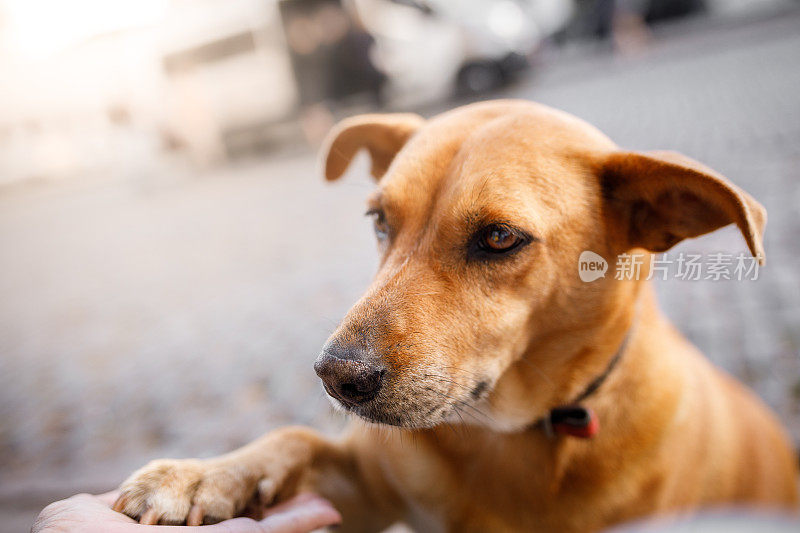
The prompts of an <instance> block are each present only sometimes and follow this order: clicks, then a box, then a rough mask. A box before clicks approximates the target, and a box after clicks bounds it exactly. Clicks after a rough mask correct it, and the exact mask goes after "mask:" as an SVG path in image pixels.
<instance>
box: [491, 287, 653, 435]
mask: <svg viewBox="0 0 800 533" xmlns="http://www.w3.org/2000/svg"><path fill="white" fill-rule="evenodd" d="M624 310H625V312H620V313H618V314H617V315H616V316H615V317H614V318H613V319H612V320H609V321H608V322H607V323H604V324H600V325H599V326H597V327H595V328H594V329H592V330H587V331H585V332H584V333H583V334H581V335H569V336H568V335H562V336H560V337H558V338H555V339H553V340H551V341H550V342H541V343H540V344H539V345H538V346H536V347H535V349H532V350H530V351H529V352H528V353H527V354H526V355H525V356H524V357H523V358H522V359H520V360H519V361H518V362H517V363H515V364H514V365H512V366H511V367H510V368H509V369H508V370H507V371H506V372H505V373H504V374H503V375H502V376H501V378H500V379H499V380H498V382H497V384H496V385H495V388H494V391H493V394H492V395H491V396H490V397H489V398H488V399H487V401H486V405H483V406H481V408H482V409H484V410H485V411H486V412H487V413H488V414H489V415H490V416H489V417H488V418H489V419H490V420H491V423H490V428H491V429H493V430H495V431H499V432H503V433H514V432H520V431H526V430H527V429H529V428H530V427H531V426H532V425H534V424H536V423H537V422H538V421H540V420H541V419H542V418H543V417H545V416H547V415H548V413H549V412H550V410H551V409H553V408H555V407H558V406H561V405H565V404H570V403H573V402H575V400H576V399H579V400H580V401H581V402H585V404H587V405H589V406H593V407H598V408H597V409H595V410H596V411H597V412H598V414H600V415H601V417H602V412H601V411H602V409H603V406H604V404H605V403H607V402H605V401H603V400H602V397H604V396H608V395H613V394H614V389H615V387H613V385H615V384H616V383H617V382H620V381H624V380H626V379H627V376H626V374H628V373H629V370H628V369H629V368H630V367H631V366H632V365H631V362H630V361H628V359H634V358H637V351H639V350H638V348H639V346H640V342H639V340H640V338H643V337H642V336H643V335H645V336H646V333H645V332H646V331H647V330H648V329H649V328H652V327H663V326H664V325H665V320H664V319H663V317H661V314H660V312H659V310H658V307H657V304H656V301H655V297H654V295H653V294H652V289H651V288H650V287H649V286H645V287H643V290H641V291H637V294H636V296H635V298H632V300H631V302H630V304H629V305H627V306H625V308H624ZM634 322H635V323H636V326H635V327H633V325H634ZM623 343H624V344H625V346H624V349H623V354H620V348H621V347H622V345H623ZM615 359H618V361H617V362H616V363H614V361H615ZM641 364H647V362H646V361H637V362H635V365H634V366H638V365H641ZM609 368H611V370H610V371H609ZM601 376H603V377H602V378H601V379H599V381H598V378H599V377H601ZM600 382H602V387H600ZM595 385H596V386H595ZM635 385H636V387H637V388H638V386H639V383H638V381H637V383H636V384H635ZM587 391H589V392H590V394H589V395H588V396H585V397H582V396H583V395H584V393H586V392H587ZM612 403H613V402H612Z"/></svg>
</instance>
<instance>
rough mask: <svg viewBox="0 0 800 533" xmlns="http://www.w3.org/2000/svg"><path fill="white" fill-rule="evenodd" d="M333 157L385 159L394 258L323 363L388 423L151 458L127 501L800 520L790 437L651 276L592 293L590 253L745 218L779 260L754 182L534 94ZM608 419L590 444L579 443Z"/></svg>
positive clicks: (598, 518) (221, 509) (423, 515)
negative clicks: (748, 185)
mask: <svg viewBox="0 0 800 533" xmlns="http://www.w3.org/2000/svg"><path fill="white" fill-rule="evenodd" d="M328 146H329V149H328V150H327V152H326V154H327V155H326V158H325V173H326V177H327V179H328V180H335V179H337V178H339V177H340V176H341V175H342V173H343V172H344V171H345V169H346V168H347V166H348V164H349V163H350V160H351V159H352V158H353V156H354V155H355V154H356V152H358V151H359V150H360V149H362V148H366V149H367V150H368V151H369V153H370V155H371V157H372V173H373V175H374V176H375V177H376V178H378V179H379V189H378V191H377V192H376V193H375V194H373V195H372V197H371V199H370V200H369V212H370V213H372V214H373V216H374V218H375V229H376V233H377V235H378V246H379V249H380V253H381V257H382V260H381V266H380V269H379V271H378V274H377V276H376V277H375V280H374V282H373V284H372V285H371V287H370V288H369V289H368V290H367V292H366V294H365V295H364V297H363V298H362V299H361V300H360V301H359V302H358V303H356V305H355V306H354V307H353V309H352V310H351V311H350V312H349V313H348V315H347V316H346V317H345V319H344V320H343V322H342V324H341V325H340V326H339V328H338V330H337V331H336V332H335V333H334V334H333V335H332V337H331V338H330V340H329V341H328V343H327V344H326V346H325V348H324V350H323V352H322V354H321V355H320V356H319V358H318V359H317V362H316V364H315V369H316V371H317V373H318V374H319V375H320V377H321V378H322V380H323V382H324V385H325V389H326V390H327V391H328V393H329V394H330V396H331V397H332V399H333V400H332V401H333V402H334V404H336V405H337V406H339V407H342V408H344V409H345V410H347V411H350V412H352V413H355V414H357V415H358V416H359V417H360V418H362V419H364V420H367V421H369V422H372V423H369V424H365V423H363V422H355V423H353V425H352V430H351V431H350V432H349V433H348V435H347V436H346V437H345V438H344V439H342V440H341V441H336V442H333V441H331V440H328V439H326V438H324V437H322V436H320V435H318V434H316V433H315V432H313V431H312V430H310V429H304V428H286V429H282V430H278V431H275V432H273V433H270V434H268V435H266V436H265V437H263V438H261V439H260V440H258V441H256V442H254V443H252V444H250V445H248V446H246V447H244V448H242V449H239V450H237V451H235V452H233V453H230V454H228V455H225V456H222V457H219V458H214V459H209V460H161V461H155V462H153V463H150V464H149V465H147V466H145V467H144V468H142V469H141V470H139V471H138V472H136V473H134V474H133V476H131V478H130V479H128V480H127V481H126V482H125V483H124V484H123V485H122V496H121V497H120V500H119V501H118V502H117V504H116V506H115V508H116V509H118V510H121V511H124V512H125V513H126V514H128V515H130V516H132V517H137V518H140V520H141V521H142V522H144V523H156V522H160V523H183V522H187V523H188V524H190V525H191V524H199V523H202V522H203V520H204V519H205V520H206V521H209V520H219V519H224V518H229V517H232V516H234V515H236V514H237V513H240V512H241V511H242V509H243V508H244V507H245V506H246V505H247V504H248V502H250V501H251V500H252V499H253V498H254V497H259V498H260V499H261V501H262V502H264V503H269V502H272V501H275V500H279V499H283V498H286V497H287V496H289V495H290V494H292V493H293V492H295V491H296V490H299V489H300V488H311V489H312V490H315V491H317V492H319V493H321V494H322V495H324V496H325V497H327V498H329V499H330V500H331V501H333V502H334V504H335V505H336V507H337V508H338V509H339V510H340V511H341V512H342V514H343V516H344V528H345V529H346V530H348V531H349V530H353V531H375V530H380V529H381V528H384V527H386V526H388V525H390V524H391V523H393V522H395V521H405V522H407V523H409V524H410V525H412V526H413V527H415V528H417V529H418V530H420V531H442V530H444V531H592V530H599V529H602V528H604V527H606V526H608V525H610V524H615V523H619V522H622V521H626V520H629V519H633V518H638V517H643V516H647V515H651V514H654V513H666V512H675V511H688V510H692V509H698V508H703V507H706V508H707V507H714V506H720V505H743V506H758V507H772V508H783V509H794V508H795V507H796V505H797V501H798V495H797V469H796V462H795V456H794V454H793V452H792V450H791V448H790V446H789V443H788V441H787V437H786V435H785V434H784V433H783V431H782V430H781V428H780V426H779V424H778V422H777V421H776V420H775V418H774V417H773V416H772V415H771V414H770V413H769V411H768V410H767V409H766V408H765V407H764V405H762V403H761V402H760V401H759V400H758V399H757V398H756V397H755V396H754V395H753V394H751V393H750V392H748V391H747V390H746V389H745V388H744V387H742V386H741V385H739V384H738V383H737V382H735V381H734V380H732V379H731V378H730V377H728V376H726V375H724V374H723V373H722V372H720V371H719V370H717V369H715V368H713V367H712V366H711V365H710V364H709V363H708V362H707V361H706V359H704V358H703V357H702V355H701V354H700V353H698V352H697V350H696V349H695V348H694V347H693V346H692V345H691V344H689V342H688V341H686V340H685V339H684V338H683V337H682V336H681V335H680V334H679V333H678V332H677V331H676V330H675V329H673V327H672V326H671V325H670V323H669V322H668V321H667V320H666V319H665V318H664V317H663V316H662V315H661V314H660V313H659V310H658V307H657V305H656V301H655V298H654V296H653V291H652V288H651V287H650V286H649V284H648V283H647V282H646V281H643V280H644V279H645V278H646V273H647V268H648V263H649V262H648V261H644V271H643V273H642V275H641V277H640V280H616V279H614V276H606V277H605V278H601V279H598V280H596V281H594V282H591V283H584V282H582V281H580V279H579V278H578V268H577V266H578V258H579V256H580V254H581V253H582V252H583V251H584V250H591V251H594V252H596V253H598V254H600V255H601V256H603V257H605V258H612V257H613V258H615V257H617V256H618V255H619V254H622V253H626V252H627V253H629V252H631V251H632V250H636V251H637V252H642V253H645V252H646V251H647V252H660V251H663V250H667V249H668V248H670V247H671V246H673V245H674V244H676V243H677V242H679V241H681V240H682V239H685V238H690V237H697V236H699V235H702V234H704V233H708V232H710V231H713V230H715V229H717V228H719V227H722V226H725V225H727V224H730V223H735V224H736V225H737V226H738V227H739V229H740V230H741V232H742V234H743V235H744V238H745V240H746V242H747V245H748V247H749V248H750V251H751V252H752V253H753V255H754V256H756V257H758V258H759V259H761V257H762V256H763V250H762V243H761V239H762V233H763V230H764V224H765V222H766V213H765V211H764V209H763V208H762V207H761V205H759V204H758V203H757V202H756V201H755V200H753V199H752V198H751V197H750V196H748V195H747V194H746V193H745V192H744V191H742V190H741V189H739V188H738V187H736V186H735V185H733V184H732V183H730V182H729V181H727V180H726V179H725V178H723V177H722V176H720V175H719V174H717V173H715V172H714V171H712V170H710V169H709V168H706V167H704V166H703V165H701V164H699V163H697V162H695V161H692V160H690V159H688V158H686V157H684V156H681V155H678V154H675V153H668V152H648V153H633V152H623V151H620V150H619V148H618V147H617V146H616V145H615V144H614V143H613V142H612V141H610V140H609V139H608V138H607V137H605V136H604V135H603V134H602V133H600V132H599V131H598V130H596V129H595V128H593V127H591V126H590V125H588V124H586V123H584V122H582V121H580V120H578V119H576V118H574V117H572V116H569V115H567V114H564V113H561V112H559V111H555V110H552V109H549V108H547V107H544V106H541V105H536V104H533V103H529V102H522V101H497V102H487V103H481V104H475V105H470V106H466V107H463V108H459V109H456V110H454V111H451V112H449V113H445V114H443V115H441V116H438V117H436V118H434V119H431V120H428V121H426V120H423V119H422V118H420V117H418V116H416V115H407V114H387V115H364V116H360V117H355V118H352V119H348V120H345V121H343V122H342V123H341V124H340V125H339V126H338V127H337V128H336V129H335V131H334V132H333V133H332V134H331V136H330V141H329V143H328ZM645 257H649V255H647V256H645ZM576 402H578V403H580V405H579V406H578V407H577V408H575V409H572V410H571V411H570V410H565V409H560V410H559V409H554V408H557V407H559V406H564V405H566V404H574V403H576ZM598 420H599V422H600V425H601V428H600V431H599V432H598V433H597V434H596V435H595V436H594V438H592V439H586V438H577V437H576V436H570V435H578V436H584V437H586V436H590V435H591V434H593V433H594V432H595V430H596V429H597V427H596V425H595V423H596V421H598ZM373 423H378V424H373ZM388 426H395V427H396V428H399V429H387V428H388ZM554 431H555V433H554Z"/></svg>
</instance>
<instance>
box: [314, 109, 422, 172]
mask: <svg viewBox="0 0 800 533" xmlns="http://www.w3.org/2000/svg"><path fill="white" fill-rule="evenodd" d="M424 122H425V119H423V118H422V117H421V116H419V115H416V114H414V113H385V114H369V115H358V116H356V117H351V118H346V119H344V120H342V121H341V122H339V123H338V124H337V125H336V126H334V127H333V129H332V130H331V132H330V133H329V134H328V137H327V138H326V139H325V143H324V144H323V148H322V162H323V165H324V167H325V179H327V180H328V181H333V180H335V179H338V178H339V177H340V176H341V175H342V174H344V171H345V170H347V166H348V165H349V164H350V161H351V160H352V159H353V156H355V155H356V153H357V152H358V151H359V150H360V149H362V148H366V149H367V150H368V151H369V155H370V157H371V158H372V175H373V176H374V177H375V178H376V179H378V178H380V177H381V176H383V175H384V174H385V173H386V170H387V169H388V168H389V165H390V164H391V162H392V159H394V156H395V155H397V152H399V151H400V149H401V148H402V147H403V145H404V144H405V143H406V141H408V139H409V138H410V137H411V136H412V135H413V134H414V132H415V131H417V130H418V129H419V127H420V126H422V124H423V123H424Z"/></svg>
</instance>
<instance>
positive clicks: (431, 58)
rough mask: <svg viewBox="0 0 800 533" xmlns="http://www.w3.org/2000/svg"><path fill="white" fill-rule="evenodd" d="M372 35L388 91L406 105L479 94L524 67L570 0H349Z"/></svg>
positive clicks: (567, 13)
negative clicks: (454, 96)
mask: <svg viewBox="0 0 800 533" xmlns="http://www.w3.org/2000/svg"><path fill="white" fill-rule="evenodd" d="M352 5H353V6H354V9H355V11H356V14H357V17H358V18H359V19H360V20H361V21H362V22H363V25H364V27H365V28H366V29H367V31H369V33H371V34H372V35H373V36H374V38H375V41H376V42H375V62H376V64H377V65H378V67H379V68H380V69H381V70H382V71H383V72H384V73H385V74H386V75H387V76H388V77H389V86H388V88H387V90H388V92H389V98H391V99H393V100H394V101H395V102H397V103H398V104H402V105H408V104H413V103H418V102H421V101H429V100H436V99H438V98H444V97H447V96H450V95H451V94H452V93H453V92H456V93H458V94H478V93H482V92H485V91H487V90H491V89H495V88H497V87H500V86H502V85H504V84H505V83H508V82H509V81H511V80H512V79H513V78H514V75H515V74H516V73H517V72H519V71H521V70H523V69H525V68H527V66H528V65H529V61H528V57H529V56H530V54H531V53H532V52H533V51H535V50H536V48H537V47H538V46H539V45H540V44H541V43H542V41H543V40H544V39H546V38H547V37H549V36H550V35H552V34H554V33H555V32H557V31H558V30H560V29H561V28H563V27H564V26H565V25H566V24H567V23H568V21H569V20H570V18H571V16H572V14H573V9H574V2H573V1H571V0H462V1H459V2H452V1H447V0H352Z"/></svg>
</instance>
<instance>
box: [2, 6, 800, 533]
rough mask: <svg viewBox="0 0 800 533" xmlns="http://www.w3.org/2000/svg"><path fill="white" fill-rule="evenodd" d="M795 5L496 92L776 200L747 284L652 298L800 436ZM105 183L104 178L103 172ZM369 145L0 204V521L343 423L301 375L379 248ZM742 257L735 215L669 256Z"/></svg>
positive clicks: (567, 66) (572, 64)
mask: <svg viewBox="0 0 800 533" xmlns="http://www.w3.org/2000/svg"><path fill="white" fill-rule="evenodd" d="M798 87H800V15H798V14H796V13H795V14H790V15H787V16H784V17H780V18H772V19H768V20H762V21H759V22H757V23H752V24H746V25H740V26H725V25H722V26H718V27H716V28H715V29H713V30H712V31H703V32H698V31H695V30H694V29H693V28H692V27H691V25H690V26H686V27H682V29H681V30H680V31H675V32H673V33H672V34H669V35H657V36H656V40H655V41H654V43H653V46H652V48H651V49H650V50H648V51H646V52H643V53H642V54H641V55H639V56H637V57H632V58H631V57H629V58H619V57H612V56H608V55H604V54H603V53H599V52H598V53H597V54H596V55H592V54H590V55H589V56H586V55H585V54H584V55H581V56H579V57H576V58H572V59H570V60H569V61H567V62H566V63H564V64H563V65H559V66H557V67H553V68H550V69H546V70H545V69H543V71H542V74H541V75H539V76H537V77H534V78H533V79H532V80H528V81H526V82H524V83H522V84H520V85H519V86H518V87H515V88H514V89H512V90H511V91H509V95H510V96H519V97H525V98H531V99H535V100H539V101H542V102H545V103H548V104H552V105H554V106H557V107H560V108H563V109H565V110H567V111H570V112H573V113H575V114H577V115H579V116H581V117H583V118H585V119H587V120H588V121H590V122H592V123H594V124H596V125H597V126H599V127H600V128H601V129H603V130H604V131H605V132H607V133H608V134H609V135H610V136H611V137H612V138H614V139H615V140H616V141H617V142H619V143H620V144H621V145H623V146H626V147H629V148H635V149H656V148H659V149H675V150H679V151H682V152H684V153H686V154H688V155H690V156H692V157H695V158H696V159H699V160H702V161H704V162H706V163H707V164H709V165H711V166H713V167H715V168H716V169H718V170H720V171H721V172H723V173H725V174H726V175H727V176H728V177H729V178H730V179H732V180H733V181H735V182H736V183H738V184H740V185H741V186H742V187H744V188H745V189H746V190H748V191H750V192H751V193H752V194H753V195H754V196H755V197H756V198H758V199H759V200H760V201H761V202H762V203H763V204H764V205H765V206H766V207H767V208H768V210H769V213H770V223H769V227H768V230H767V239H766V248H767V257H768V266H767V267H766V268H764V269H763V270H761V271H760V275H759V279H758V281H754V282H753V281H751V282H745V281H742V282H739V281H729V282H724V281H721V282H711V281H708V282H704V281H677V280H671V281H668V282H664V283H659V286H658V288H659V292H660V294H661V298H662V302H663V305H664V307H665V309H666V311H667V313H668V314H669V315H670V316H671V317H672V318H673V319H674V320H675V322H676V323H677V324H678V326H679V327H680V328H681V329H682V330H683V331H684V332H685V333H686V334H687V335H688V336H689V337H690V338H691V339H692V340H693V341H694V342H695V343H697V344H698V345H699V346H700V348H702V349H703V351H704V352H705V353H706V354H708V356H709V357H711V358H712V359H713V360H714V361H715V362H717V363H718V364H720V365H722V366H723V367H725V368H726V369H728V370H729V371H731V372H733V373H734V374H736V375H737V376H739V377H741V378H742V379H745V380H746V381H747V382H748V383H750V384H751V385H752V386H754V387H755V388H756V390H757V391H758V392H759V393H760V394H761V395H762V396H763V397H764V398H766V399H767V401H768V402H769V403H770V404H771V405H772V406H773V407H774V408H775V409H777V410H778V412H779V413H780V415H781V417H782V418H783V420H784V421H785V422H786V423H787V424H788V425H789V426H790V428H791V430H792V432H793V434H794V436H795V438H800V400H799V399H798V397H799V396H800V380H799V378H800V281H798V277H797V276H798V274H800V268H798V267H800V256H799V255H798V254H800V245H798V241H797V239H798V236H800V217H799V216H798V214H799V213H798V207H797V206H798V205H800V181H799V180H800V98H799V97H798V92H797V88H798ZM112 178H113V177H112ZM369 188H370V183H369V180H368V179H367V177H366V165H365V161H364V160H363V159H362V160H360V161H359V163H358V165H357V168H356V169H355V171H354V172H352V173H351V174H350V175H349V176H348V178H347V180H346V181H344V182H342V183H341V184H337V185H335V186H326V185H324V184H323V183H322V182H321V180H320V178H319V176H318V174H317V172H316V169H315V165H314V159H313V157H312V156H310V155H304V156H300V157H285V158H280V159H275V158H273V159H270V160H261V161H249V162H243V163H239V164H237V165H236V166H233V167H230V168H228V169H225V170H224V171H217V172H214V173H211V174H207V175H200V176H193V177H187V176H183V177H181V176H177V177H176V176H171V178H170V179H164V178H163V177H159V176H142V177H141V179H138V180H133V181H131V180H113V179H109V180H106V181H103V182H102V183H95V184H87V185H81V186H77V185H76V186H70V187H59V188H36V189H30V190H17V191H10V192H6V193H4V194H3V195H2V196H0V250H2V254H0V271H1V272H2V276H1V277H0V295H2V296H1V298H0V354H1V355H0V471H1V472H2V474H1V476H2V477H0V530H8V531H20V530H24V528H25V527H26V526H25V524H28V523H29V522H30V520H32V517H33V516H34V515H35V514H36V509H37V508H39V507H41V506H42V505H44V504H45V503H46V502H47V501H49V500H52V499H55V498H58V497H62V496H64V495H68V494H70V493H74V492H77V491H86V490H88V491H99V490H106V489H108V488H111V487H113V486H114V485H116V484H117V483H118V482H119V481H120V480H121V478H123V477H124V476H125V475H126V474H127V473H128V472H129V471H130V470H131V469H133V468H135V467H137V466H140V465H141V464H142V463H143V462H144V461H146V460H147V459H149V458H152V457H156V456H169V455H174V456H195V455H200V456H206V455H211V454H214V453H219V452H221V451H224V450H227V449H229V448H231V447H233V446H237V445H239V444H242V443H244V442H246V441H248V440H250V439H252V438H254V437H256V436H257V435H260V434H261V433H263V432H264V431H267V430H269V429H270V428H273V427H275V426H278V425H282V424H286V423H289V422H299V423H306V424H312V425H315V426H317V427H320V428H322V429H323V430H326V431H335V430H336V429H337V428H338V427H340V425H341V420H339V419H338V418H337V417H335V416H333V415H332V414H330V411H329V408H328V406H327V402H326V400H325V399H324V397H323V395H322V392H321V388H320V387H319V386H318V383H317V380H316V378H315V376H314V374H313V371H312V370H311V363H312V361H313V359H314V358H315V356H316V354H317V351H318V349H319V347H320V345H321V344H322V342H323V341H324V339H325V338H326V336H327V335H328V333H329V332H330V331H331V330H332V328H333V327H334V326H335V324H336V321H337V320H338V318H339V317H340V316H341V315H342V313H343V312H344V311H346V309H347V308H348V306H349V305H350V303H351V302H352V301H354V299H355V298H356V297H357V296H358V295H359V293H360V291H361V290H362V289H363V287H364V286H366V284H367V282H368V280H369V278H370V275H371V272H372V271H373V269H374V267H375V264H376V260H375V255H374V251H373V238H372V235H371V231H370V228H369V224H368V223H367V222H366V221H365V220H364V219H363V217H362V216H361V213H362V212H363V199H364V197H365V196H366V194H367V192H368V190H369ZM681 250H682V251H685V252H700V253H709V252H718V251H726V252H732V253H735V252H739V251H742V250H744V245H743V242H742V240H741V238H740V237H739V236H738V233H737V232H736V231H735V230H734V229H732V228H728V229H725V230H722V231H719V232H716V233H715V234H713V235H710V236H707V237H704V238H703V239H700V240H697V241H693V242H689V243H685V244H683V245H681V247H680V248H679V250H678V251H681Z"/></svg>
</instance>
